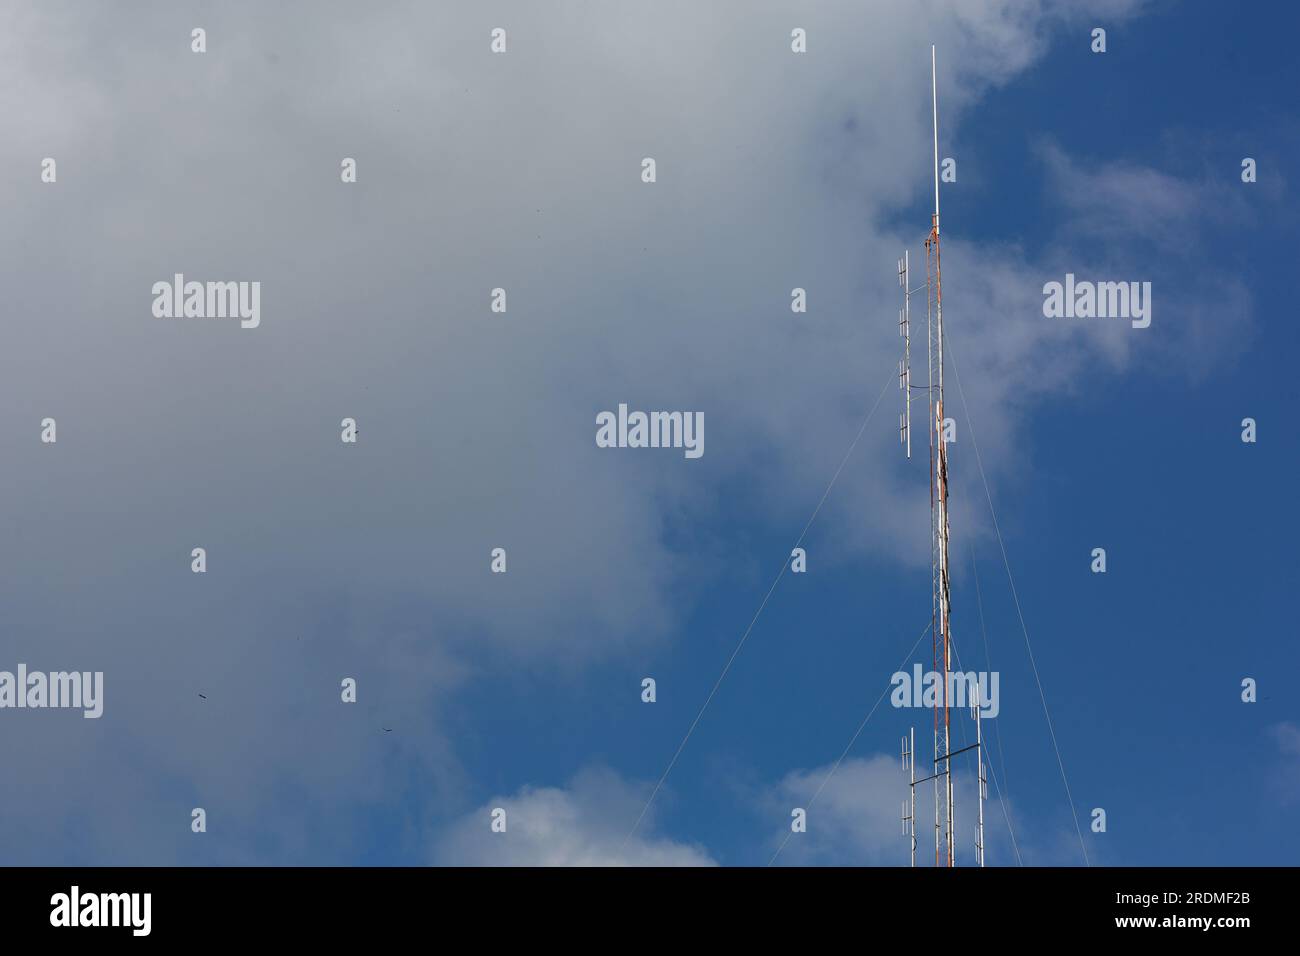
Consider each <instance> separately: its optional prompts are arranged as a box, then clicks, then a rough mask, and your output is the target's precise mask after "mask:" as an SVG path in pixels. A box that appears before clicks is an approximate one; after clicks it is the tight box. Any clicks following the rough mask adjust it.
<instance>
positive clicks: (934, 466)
mask: <svg viewBox="0 0 1300 956" xmlns="http://www.w3.org/2000/svg"><path fill="white" fill-rule="evenodd" d="M930 105H931V111H932V112H931V116H932V118H933V121H934V213H933V214H932V215H931V217H930V233H929V235H928V236H926V239H925V251H926V262H925V285H924V286H918V287H917V288H915V289H913V288H912V287H910V286H909V284H908V282H909V279H908V273H909V270H910V260H909V256H908V253H907V252H906V251H904V253H903V258H901V259H899V260H898V282H899V285H900V286H902V288H903V309H902V312H901V313H900V314H899V321H898V324H899V335H900V336H902V338H903V358H902V360H901V361H900V362H899V370H898V378H899V388H900V389H902V390H903V393H904V410H903V412H902V413H901V414H900V416H899V441H900V442H901V443H902V444H904V445H905V446H906V448H907V457H908V458H911V457H912V389H913V387H914V386H913V385H912V370H911V349H912V335H911V309H910V300H911V296H912V294H913V293H914V292H920V291H922V290H923V289H924V291H925V296H926V300H925V322H926V325H925V339H926V353H927V365H928V369H927V372H928V375H927V384H926V385H925V386H924V388H925V390H926V395H927V406H928V408H927V411H928V414H929V418H930V422H929V425H928V426H927V431H928V432H929V439H930V578H931V587H930V593H931V604H930V634H931V650H932V661H933V671H932V673H933V674H934V675H935V678H936V679H938V680H941V681H942V684H941V685H940V686H939V688H937V691H938V694H939V695H940V699H939V701H938V702H937V703H936V706H935V707H934V765H933V769H932V770H931V771H930V772H929V773H927V774H926V775H925V776H923V777H922V778H921V779H920V780H918V779H917V778H916V762H915V757H916V731H915V729H913V730H912V732H911V734H910V736H908V737H904V738H903V745H902V757H903V769H904V770H907V771H908V788H909V790H910V797H909V800H908V801H907V802H905V803H904V804H903V834H904V836H908V835H909V834H910V837H911V840H910V843H911V862H912V865H913V866H915V865H916V847H917V841H916V787H917V784H922V783H926V782H932V783H933V789H934V865H935V866H955V865H956V862H957V860H956V850H955V845H954V835H953V834H954V819H955V813H954V807H953V767H952V758H953V757H955V756H957V755H958V754H960V753H963V752H964V751H966V750H974V751H975V755H976V761H977V767H978V772H977V775H976V776H977V778H978V780H977V782H978V798H977V799H978V803H979V816H978V819H977V823H976V831H975V848H976V852H977V855H978V860H979V865H980V866H983V865H984V798H985V795H986V789H987V788H986V782H985V775H984V747H983V735H982V732H981V729H980V705H981V703H982V701H980V699H979V690H978V682H976V683H975V687H974V688H973V689H974V701H973V703H972V717H973V719H974V721H975V743H974V744H973V745H972V746H970V747H963V748H961V749H960V750H957V751H955V752H954V751H953V749H952V738H951V730H952V724H953V721H952V709H953V708H952V703H953V701H952V700H950V695H951V694H952V692H953V689H954V682H953V680H952V679H951V678H950V674H951V673H952V639H951V637H952V635H951V611H952V608H951V600H950V598H951V590H950V587H949V563H948V447H947V442H946V440H945V436H944V421H945V418H944V410H943V291H942V282H941V278H940V257H939V96H938V84H937V77H936V70H935V51H934V47H933V46H931V47H930ZM915 387H920V386H915Z"/></svg>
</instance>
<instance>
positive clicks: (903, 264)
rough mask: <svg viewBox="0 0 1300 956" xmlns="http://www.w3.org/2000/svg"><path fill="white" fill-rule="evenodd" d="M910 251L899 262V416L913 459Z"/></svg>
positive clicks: (901, 433)
mask: <svg viewBox="0 0 1300 956" xmlns="http://www.w3.org/2000/svg"><path fill="white" fill-rule="evenodd" d="M908 255H909V253H908V251H907V250H906V249H904V250H903V258H901V259H899V260H898V284H899V285H900V286H902V287H903V308H902V310H901V311H900V312H899V313H898V334H899V335H901V336H902V337H903V357H902V359H900V360H899V363H898V387H899V388H900V389H901V390H902V392H903V411H902V412H899V415H898V440H899V442H900V443H901V444H904V445H906V446H907V457H908V458H911V457H912V322H911V315H910V311H909V308H908V297H909V296H910V295H911V290H910V289H908V287H907V271H908Z"/></svg>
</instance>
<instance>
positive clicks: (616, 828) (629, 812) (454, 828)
mask: <svg viewBox="0 0 1300 956" xmlns="http://www.w3.org/2000/svg"><path fill="white" fill-rule="evenodd" d="M650 789H651V787H650V786H649V785H635V786H634V785H632V784H629V783H627V782H625V781H624V780H622V779H621V778H620V777H619V776H618V775H617V774H615V773H613V772H612V771H609V770H605V769H600V768H589V769H586V770H583V771H582V772H580V773H579V774H577V775H576V776H575V777H574V778H573V780H572V781H571V782H570V783H569V785H568V786H567V787H562V788H559V787H524V788H523V789H521V790H520V791H519V792H518V793H515V794H514V795H512V796H509V797H494V798H492V799H491V800H489V801H488V802H487V803H485V804H483V806H481V807H479V808H478V809H476V810H474V811H473V812H471V813H469V814H466V815H465V816H464V817H463V818H461V819H460V820H458V821H456V822H455V823H453V824H452V825H450V826H449V827H448V828H447V829H446V830H445V831H444V832H443V833H442V834H441V835H440V836H439V838H438V840H437V843H436V846H435V849H434V854H433V861H434V862H435V863H438V864H443V865H455V866H712V865H714V861H713V860H712V859H711V858H710V856H709V854H708V852H707V851H706V850H704V849H703V848H702V847H698V846H694V845H690V844H686V843H678V842H676V841H673V840H670V839H668V838H666V837H655V836H653V835H652V834H653V811H652V812H651V813H648V814H647V815H646V819H645V820H643V821H642V822H641V825H640V827H638V828H637V833H636V835H635V836H633V837H632V838H631V839H627V835H628V832H629V830H631V828H632V824H633V823H634V822H635V821H636V819H637V816H638V814H639V813H640V812H641V808H642V807H643V806H644V805H645V801H646V798H647V797H648V796H649V793H650ZM498 807H499V808H502V809H504V810H505V811H506V818H505V819H506V830H505V832H503V833H494V832H492V830H491V827H490V824H491V821H492V811H493V810H494V809H496V808H498ZM625 841H626V842H625Z"/></svg>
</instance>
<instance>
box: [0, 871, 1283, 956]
mask: <svg viewBox="0 0 1300 956" xmlns="http://www.w3.org/2000/svg"><path fill="white" fill-rule="evenodd" d="M1296 876H1297V871H1296V869H1292V868H1273V869H1245V868H1216V869H1210V868H1186V869H1100V868H1098V869H984V870H980V869H957V870H923V869H916V870H911V869H852V868H843V869H799V868H775V869H745V868H731V869H726V868H724V869H700V870H683V869H620V870H614V869H416V868H357V869H353V868H314V869H305V868H268V869H249V868H228V869H227V868H216V869H190V868H174V869H165V868H159V869H147V868H145V869H134V868H132V869H126V868H123V869H113V868H94V869H78V868H37V869H4V870H0V882H3V890H2V892H0V919H2V920H3V923H2V924H0V925H3V926H4V931H5V937H6V939H8V940H14V939H15V938H18V939H25V938H29V937H32V936H41V937H46V939H47V940H48V941H54V940H55V938H57V937H59V936H64V937H75V940H76V941H77V942H79V943H83V944H84V943H91V944H93V943H97V942H100V941H103V942H107V941H108V940H109V939H110V938H113V939H116V940H118V941H122V942H125V941H133V940H137V939H138V940H145V939H155V940H164V941H167V942H197V943H214V942H215V943H219V942H242V941H254V940H255V941H258V942H261V941H264V940H275V939H281V938H283V939H286V940H292V941H293V942H310V941H314V940H319V941H321V942H324V943H335V944H337V943H340V942H344V941H349V940H358V941H370V942H372V943H373V942H374V941H375V940H376V939H377V938H381V939H382V938H387V937H388V936H390V935H392V936H396V937H397V938H401V937H402V936H409V937H414V938H425V939H427V938H428V936H429V934H430V933H431V932H433V931H439V932H442V933H446V932H447V931H456V932H457V936H450V937H442V939H445V941H446V942H448V943H453V942H454V941H455V940H456V939H458V938H459V939H462V940H465V941H468V939H466V937H465V936H464V935H463V934H472V935H470V936H469V939H474V940H482V941H484V942H493V943H499V942H503V941H512V940H515V939H518V940H520V941H521V942H524V941H527V942H530V943H533V944H536V943H538V942H548V941H555V940H563V941H565V942H582V941H586V940H590V941H592V942H595V943H603V944H611V943H614V942H616V941H618V940H626V941H628V942H634V941H636V940H638V939H647V940H653V939H661V940H662V939H664V938H663V937H662V935H661V934H663V933H665V932H673V933H675V934H677V933H680V934H684V935H675V936H674V937H672V938H673V939H675V940H677V941H680V940H681V939H683V938H693V939H696V940H699V939H706V940H707V939H709V938H711V937H714V936H719V937H725V938H726V940H727V942H728V943H729V944H734V943H740V942H744V941H748V940H750V939H753V940H755V941H758V942H761V943H763V944H766V945H770V944H772V943H777V942H781V941H784V940H787V939H789V940H790V941H794V942H803V943H806V942H807V941H808V940H809V938H810V937H813V938H820V937H825V938H827V939H830V938H833V937H834V936H839V937H840V938H843V935H842V934H843V933H844V932H846V931H850V932H853V933H859V934H865V935H867V936H871V937H874V936H875V935H876V934H878V933H879V934H888V935H890V936H893V935H896V934H901V935H902V936H903V937H905V938H906V937H915V938H916V939H918V940H923V939H932V940H933V939H937V938H941V937H942V936H944V935H945V934H944V932H943V930H944V927H946V928H947V929H948V931H950V932H952V933H953V934H955V936H956V937H957V938H965V939H966V940H968V941H969V940H975V941H977V943H978V944H980V945H984V944H987V943H989V942H992V940H991V939H988V938H986V936H987V934H988V933H990V932H993V933H1010V934H1011V935H1012V936H1019V935H1020V934H1021V933H1023V932H1030V931H1032V932H1045V933H1050V934H1054V937H1055V938H1057V939H1061V940H1072V939H1075V938H1079V937H1081V936H1087V937H1093V936H1096V935H1105V936H1113V937H1114V938H1117V939H1118V938H1122V937H1124V936H1132V937H1134V938H1137V939H1145V940H1147V941H1158V940H1161V939H1169V940H1177V941H1178V942H1179V943H1180V944H1181V943H1183V942H1185V941H1186V940H1188V939H1189V938H1191V937H1197V936H1199V937H1201V938H1204V939H1207V940H1213V941H1214V942H1215V943H1216V944H1228V945H1231V943H1232V941H1234V940H1237V939H1241V938H1242V937H1241V936H1240V935H1239V934H1242V933H1247V934H1249V933H1252V932H1254V931H1256V930H1264V931H1265V932H1270V931H1271V933H1273V934H1277V933H1280V932H1285V931H1286V929H1287V928H1288V927H1289V926H1290V925H1291V919H1292V918H1293V917H1292V915H1291V914H1287V913H1284V910H1285V909H1286V908H1287V906H1288V904H1289V903H1290V900H1291V898H1292V896H1293V893H1294V889H1293V888H1294V886H1295V881H1296ZM936 932H938V933H939V936H935V935H934V934H935V933H936ZM417 934H418V935H417ZM1049 938H1051V937H1049Z"/></svg>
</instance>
